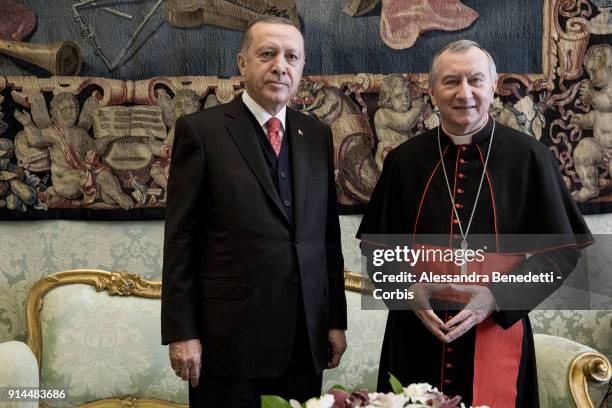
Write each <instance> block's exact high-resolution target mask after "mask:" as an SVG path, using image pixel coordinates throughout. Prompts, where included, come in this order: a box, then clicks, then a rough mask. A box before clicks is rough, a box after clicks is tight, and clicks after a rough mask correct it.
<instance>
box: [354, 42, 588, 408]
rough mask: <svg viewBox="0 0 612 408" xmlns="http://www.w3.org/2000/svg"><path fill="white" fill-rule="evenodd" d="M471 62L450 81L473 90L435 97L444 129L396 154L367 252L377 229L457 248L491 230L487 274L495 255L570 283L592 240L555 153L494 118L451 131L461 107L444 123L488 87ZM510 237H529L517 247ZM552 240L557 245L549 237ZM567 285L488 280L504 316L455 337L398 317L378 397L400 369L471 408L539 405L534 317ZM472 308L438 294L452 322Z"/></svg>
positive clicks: (513, 268) (379, 191)
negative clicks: (463, 131)
mask: <svg viewBox="0 0 612 408" xmlns="http://www.w3.org/2000/svg"><path fill="white" fill-rule="evenodd" d="M472 44H473V43H472ZM468 47H469V46H468ZM474 51H478V52H481V51H480V49H479V50H474ZM447 52H448V51H447ZM462 52H464V50H460V51H457V53H459V54H461V53H462ZM469 52H472V51H469ZM483 55H484V54H483ZM459 57H461V55H459ZM461 63H462V61H459V62H458V65H457V66H458V68H457V70H458V72H454V71H453V72H451V74H450V75H451V76H450V80H451V81H454V80H456V81H466V83H467V85H465V84H464V85H461V84H459V85H456V86H457V87H459V86H463V87H464V89H461V90H459V91H454V92H457V94H456V95H453V96H452V97H451V98H447V99H448V100H449V101H450V102H449V103H448V105H449V106H440V104H441V103H445V102H446V101H445V100H444V98H442V97H440V92H438V94H437V95H436V94H435V93H434V95H436V96H438V98H437V101H436V100H435V99H434V103H436V102H438V105H439V107H440V111H441V116H442V123H441V126H440V127H437V128H435V129H432V130H429V131H427V132H425V133H423V134H421V135H418V136H415V137H413V138H411V139H409V140H408V141H406V142H404V143H403V144H401V145H400V146H398V147H397V148H396V149H395V150H393V151H391V152H390V153H389V154H388V156H387V157H386V159H385V163H384V168H383V171H382V174H381V176H380V178H379V180H378V183H377V185H376V188H375V190H374V192H373V194H372V197H371V199H370V202H369V204H368V208H367V210H366V213H365V215H364V217H363V220H362V222H361V225H360V227H359V230H358V233H357V236H358V238H361V239H362V248H364V247H366V246H368V245H376V242H375V241H376V235H370V234H404V235H409V236H411V237H414V239H418V237H419V236H421V235H422V234H437V235H436V236H437V237H447V239H446V241H447V242H446V244H447V245H448V247H451V248H460V246H461V243H462V242H464V241H465V240H467V242H470V236H481V235H480V234H486V236H487V237H489V239H488V241H489V242H487V251H486V252H487V257H488V258H487V260H485V262H484V266H480V267H481V268H486V264H487V262H488V261H489V260H494V262H495V265H496V268H498V267H500V266H502V265H505V269H506V270H505V271H503V272H505V273H509V274H525V273H527V272H531V273H533V274H539V273H541V272H543V273H549V272H554V274H555V276H560V277H562V278H565V277H567V276H568V275H569V273H570V272H571V271H572V270H573V269H574V267H575V266H576V263H577V261H578V258H579V256H580V248H581V247H583V246H586V245H588V244H589V243H591V242H592V240H593V239H592V236H591V234H590V232H589V229H588V227H587V226H586V224H585V222H584V219H583V218H582V216H581V214H580V212H579V210H578V208H577V206H576V205H575V203H574V201H573V199H572V198H571V196H570V194H569V192H568V190H567V188H566V186H565V184H564V182H563V180H562V178H561V174H560V172H559V169H558V166H557V163H556V160H555V159H554V156H553V155H552V152H551V151H550V150H549V149H548V148H547V147H546V146H545V145H544V144H542V143H540V142H538V141H537V140H536V139H534V138H533V137H531V136H529V135H526V134H524V133H521V132H518V131H516V130H514V129H511V128H509V127H506V126H503V125H501V124H499V123H495V122H494V121H493V119H492V118H490V117H489V116H488V114H487V113H486V111H485V113H484V114H483V119H484V121H483V122H482V124H481V125H480V127H479V128H478V129H477V131H475V132H472V133H471V134H469V135H468V136H469V137H462V136H460V137H456V136H455V134H456V133H455V134H451V133H450V132H445V129H447V128H446V126H445V125H446V124H449V125H452V124H453V121H452V119H454V117H452V116H450V115H453V114H454V112H452V111H451V112H450V114H447V118H448V117H450V119H449V120H445V119H447V118H445V113H446V112H447V111H448V109H450V108H453V107H455V106H457V105H458V104H459V103H463V104H464V105H465V106H467V107H468V108H469V107H470V106H472V105H474V106H477V105H478V104H479V103H480V100H479V99H478V95H476V96H474V95H472V94H471V92H474V93H476V94H477V92H478V89H476V88H477V87H478V84H477V83H472V82H471V81H472V78H473V77H474V75H476V74H478V73H479V71H478V69H477V68H478V67H476V68H474V69H473V71H474V72H475V73H474V72H472V71H471V70H472V68H473V67H471V66H470V67H467V68H465V67H464V66H463V65H461ZM481 74H482V73H481ZM430 75H431V74H430ZM439 75H441V74H439ZM457 78H458V79H457ZM446 80H447V78H446V76H443V77H442V78H440V79H439V81H441V82H442V85H440V86H445V85H444V84H445V82H444V81H446ZM449 86H455V85H453V84H451V85H449ZM466 87H467V88H470V87H471V88H472V89H467V88H466ZM466 89H467V90H466ZM474 89H475V90H474ZM434 90H435V88H434ZM466 94H467V96H466ZM442 96H444V95H442ZM489 103H490V101H489ZM470 104H472V105H470ZM486 108H487V110H488V106H486ZM445 109H446V110H445ZM461 114H463V112H461ZM460 118H462V117H460ZM456 122H459V120H457V121H456ZM441 157H442V158H443V159H442V160H443V161H442V160H441ZM485 163H486V171H485V172H483V171H484V169H485ZM444 173H446V177H445V174H444ZM481 180H482V181H481ZM476 200H477V201H476ZM474 206H476V208H475V211H474V212H473V214H472V209H473V208H474ZM468 224H469V231H466V229H467V226H468ZM466 232H467V236H466ZM510 234H521V236H522V237H524V238H523V239H520V240H517V239H515V238H516V235H515V236H514V238H511V235H510ZM482 236H485V235H482ZM536 236H537V237H536ZM543 236H544V237H547V238H545V239H541V238H539V237H543ZM373 237H374V238H373ZM530 237H531V238H530ZM381 240H382V239H381ZM412 244H413V245H414V244H415V242H412ZM370 253H371V252H370ZM528 255H529V256H528ZM500 260H501V261H500ZM492 262H493V261H492ZM502 268H503V266H502ZM456 273H460V272H459V269H458V268H457V270H456ZM562 280H563V279H555V283H554V284H548V285H529V284H524V283H523V284H519V283H516V284H507V283H505V284H501V283H493V284H489V285H488V288H489V290H490V292H491V293H492V295H493V297H494V303H495V304H496V307H495V309H494V310H492V311H491V312H489V313H490V314H488V315H487V317H486V318H484V320H482V321H480V322H479V323H478V324H474V325H473V326H472V327H471V328H469V330H467V331H466V332H465V333H464V334H462V335H460V336H459V337H457V338H455V339H453V340H452V341H450V342H445V341H442V340H440V338H439V337H438V336H436V335H434V334H433V333H432V331H431V330H429V329H428V328H427V327H426V326H425V325H424V323H422V322H421V319H419V318H418V317H417V315H416V314H415V312H414V311H412V310H390V311H389V316H388V320H387V327H386V331H385V337H384V341H383V349H382V354H381V359H380V368H379V378H378V389H379V391H383V392H387V391H390V386H389V385H388V380H389V376H388V373H391V374H393V375H395V376H396V377H398V378H399V380H400V381H401V382H402V383H403V384H410V383H413V382H423V381H425V382H429V383H430V384H432V385H434V386H436V387H438V389H440V390H441V391H443V392H444V393H445V394H447V395H451V396H453V395H461V396H462V401H463V402H464V403H466V404H467V405H468V406H469V404H472V405H474V406H477V405H488V406H490V407H495V408H506V407H507V408H510V407H521V408H525V407H538V406H539V402H538V387H537V373H536V363H535V350H534V343H533V335H532V331H531V326H530V323H529V318H528V312H529V310H530V309H531V308H533V307H535V306H537V304H539V303H540V302H541V301H542V300H544V299H545V298H546V297H547V296H548V295H549V294H550V293H552V292H553V291H554V290H555V289H556V288H557V287H559V286H560V285H561V283H562ZM469 301H470V299H469V298H468V299H464V300H463V301H461V296H456V297H452V296H450V297H448V296H447V297H444V296H442V297H440V298H439V299H435V295H434V298H433V299H432V300H431V305H432V307H433V309H434V311H435V313H436V314H437V315H438V316H439V318H440V320H441V321H442V322H449V321H453V317H454V316H456V315H458V314H459V313H460V310H461V307H463V304H465V303H468V302H469ZM457 304H459V305H460V306H459V310H457V309H458V308H457Z"/></svg>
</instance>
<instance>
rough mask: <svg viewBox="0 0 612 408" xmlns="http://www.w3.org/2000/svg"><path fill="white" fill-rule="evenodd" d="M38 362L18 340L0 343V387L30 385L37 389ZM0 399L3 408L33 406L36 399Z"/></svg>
mask: <svg viewBox="0 0 612 408" xmlns="http://www.w3.org/2000/svg"><path fill="white" fill-rule="evenodd" d="M38 384H39V377H38V363H37V362H36V358H35V357H34V353H32V350H30V348H29V347H28V346H27V345H26V344H25V343H22V342H20V341H7V342H4V343H0V387H31V388H34V389H38ZM3 400H4V401H0V406H1V407H3V408H11V407H15V408H35V407H38V401H32V402H20V401H16V402H8V401H6V398H3Z"/></svg>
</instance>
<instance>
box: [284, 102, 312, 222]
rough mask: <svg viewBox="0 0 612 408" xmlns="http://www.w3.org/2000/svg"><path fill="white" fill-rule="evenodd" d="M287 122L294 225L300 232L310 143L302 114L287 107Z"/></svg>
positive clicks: (304, 203)
mask: <svg viewBox="0 0 612 408" xmlns="http://www.w3.org/2000/svg"><path fill="white" fill-rule="evenodd" d="M287 123H288V126H287V127H288V128H289V129H288V130H289V134H290V137H291V172H292V174H293V180H292V181H293V195H294V197H293V202H294V205H295V207H294V208H295V211H294V214H293V215H294V218H295V219H294V225H295V229H296V232H299V228H300V225H301V221H302V218H303V214H304V206H305V205H306V187H307V183H308V143H307V137H308V135H306V134H305V130H304V128H303V127H302V125H303V121H302V119H301V118H300V115H299V114H298V113H297V112H295V111H293V110H291V109H289V108H287Z"/></svg>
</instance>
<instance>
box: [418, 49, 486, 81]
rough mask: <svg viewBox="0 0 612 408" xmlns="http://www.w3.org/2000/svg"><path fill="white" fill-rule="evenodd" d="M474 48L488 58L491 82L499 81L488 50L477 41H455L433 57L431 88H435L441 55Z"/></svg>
mask: <svg viewBox="0 0 612 408" xmlns="http://www.w3.org/2000/svg"><path fill="white" fill-rule="evenodd" d="M474 47H475V48H478V49H479V50H480V51H482V52H484V54H485V56H486V57H487V62H488V63H489V75H490V77H491V80H492V81H493V82H495V81H496V80H497V68H496V67H495V61H493V57H491V54H489V52H488V51H487V50H485V49H484V48H482V47H481V46H480V44H478V43H477V42H476V41H472V40H458V41H454V42H452V43H449V44H447V45H446V47H444V48H442V49H441V50H440V51H438V52H437V53H436V55H435V56H434V57H433V60H432V61H431V66H430V68H429V78H428V81H429V87H430V88H433V86H434V85H435V83H436V76H437V75H438V73H437V71H436V69H435V66H436V61H437V60H438V57H440V55H441V54H442V53H443V52H444V51H450V52H458V53H461V52H466V51H467V50H469V49H470V48H474Z"/></svg>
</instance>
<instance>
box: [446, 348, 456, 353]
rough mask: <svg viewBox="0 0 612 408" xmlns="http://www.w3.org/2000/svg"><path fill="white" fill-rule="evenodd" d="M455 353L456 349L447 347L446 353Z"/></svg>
mask: <svg viewBox="0 0 612 408" xmlns="http://www.w3.org/2000/svg"><path fill="white" fill-rule="evenodd" d="M453 351H455V349H454V348H452V347H447V348H446V352H447V353H452V352H453Z"/></svg>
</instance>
